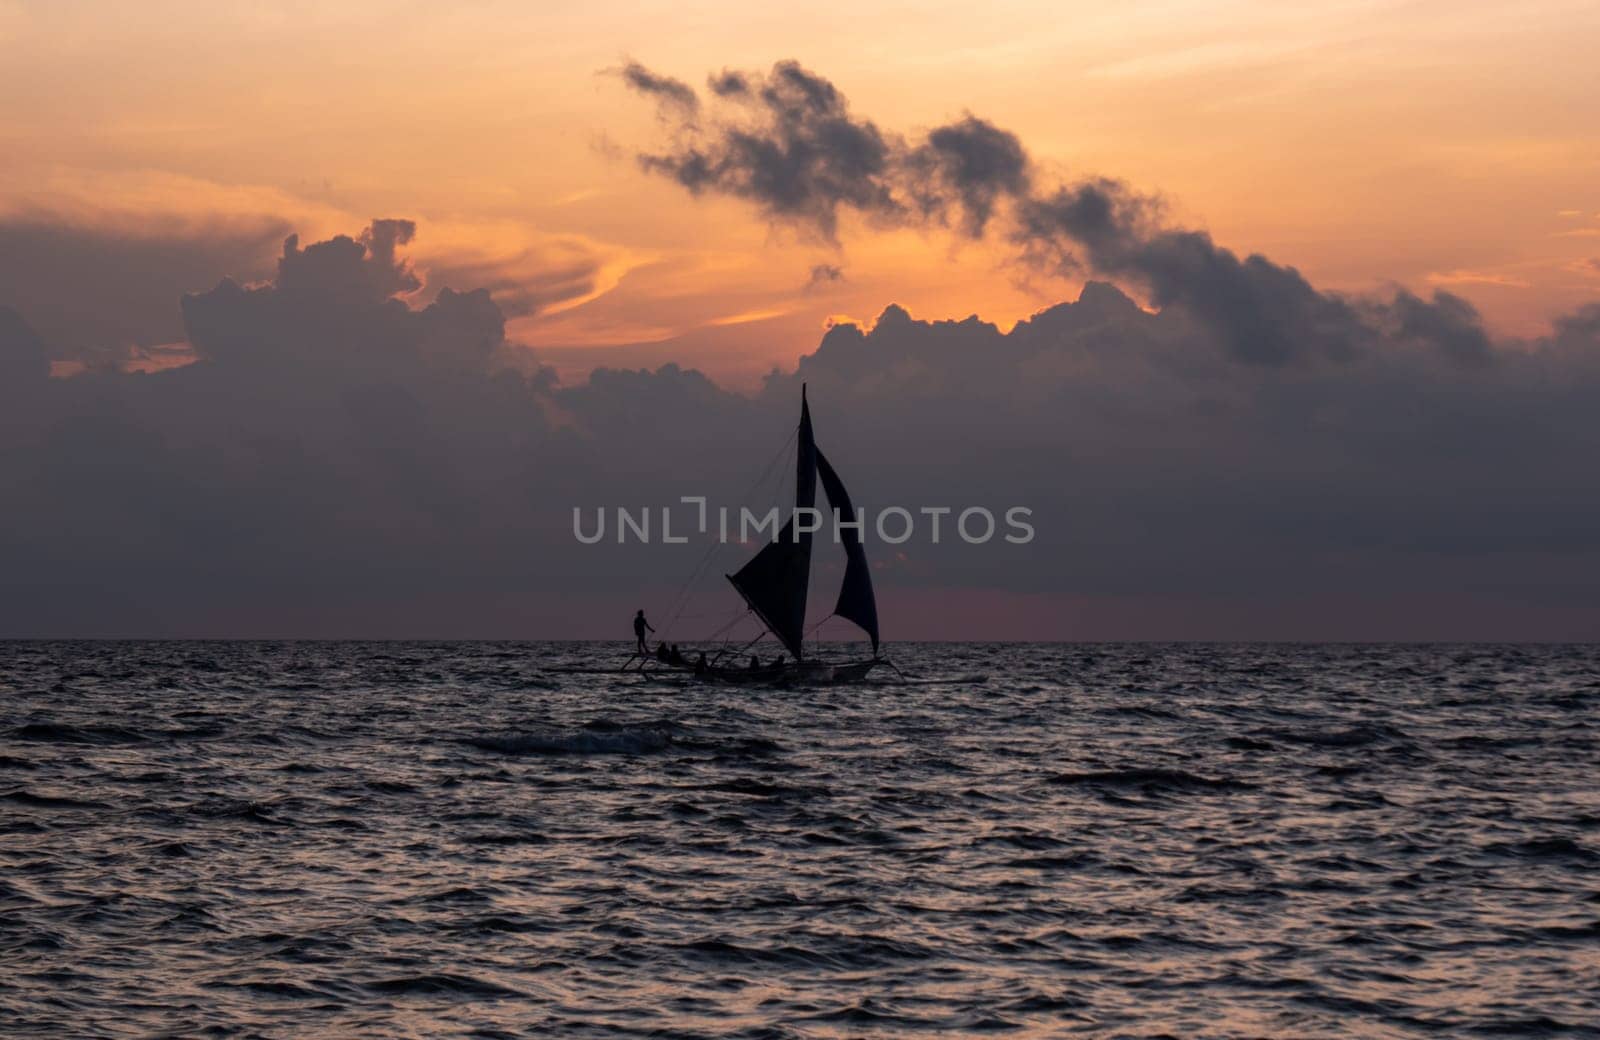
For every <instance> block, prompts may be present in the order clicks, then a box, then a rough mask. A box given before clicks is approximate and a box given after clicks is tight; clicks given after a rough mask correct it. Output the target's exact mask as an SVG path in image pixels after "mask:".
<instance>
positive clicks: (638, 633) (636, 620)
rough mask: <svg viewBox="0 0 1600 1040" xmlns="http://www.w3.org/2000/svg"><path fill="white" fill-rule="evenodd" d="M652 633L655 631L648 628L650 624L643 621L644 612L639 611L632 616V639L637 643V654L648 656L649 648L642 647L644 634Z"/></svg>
mask: <svg viewBox="0 0 1600 1040" xmlns="http://www.w3.org/2000/svg"><path fill="white" fill-rule="evenodd" d="M654 631H655V629H653V628H651V627H650V622H648V621H646V620H645V619H644V611H642V610H641V611H639V613H637V614H635V615H633V638H634V639H636V640H638V641H639V653H640V654H642V655H644V656H646V657H648V656H649V655H650V648H649V647H648V646H645V645H644V634H645V633H646V632H654Z"/></svg>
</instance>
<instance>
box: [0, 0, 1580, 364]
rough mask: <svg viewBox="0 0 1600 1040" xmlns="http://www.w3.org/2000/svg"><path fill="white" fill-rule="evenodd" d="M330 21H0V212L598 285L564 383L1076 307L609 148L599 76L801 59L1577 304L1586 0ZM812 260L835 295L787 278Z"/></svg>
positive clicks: (557, 353) (1309, 223)
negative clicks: (408, 239) (390, 221)
mask: <svg viewBox="0 0 1600 1040" xmlns="http://www.w3.org/2000/svg"><path fill="white" fill-rule="evenodd" d="M326 6H328V5H323V4H313V3H305V4H278V5H272V7H271V9H270V10H266V9H255V6H254V5H250V8H249V9H245V5H219V4H215V3H167V4H162V3H142V4H137V5H121V4H103V5H102V4H88V3H75V2H64V3H52V4H44V3H39V4H35V3H25V2H18V0H0V93H3V94H4V96H6V97H7V98H8V99H10V100H11V103H9V104H7V105H6V106H5V108H4V110H3V111H0V218H3V217H6V216H10V215H15V214H19V213H23V214H29V215H31V216H35V217H37V216H38V215H40V214H44V215H46V216H48V218H49V219H51V220H57V221H60V222H63V223H68V224H71V225H73V226H87V227H92V228H105V229H113V230H115V231H117V232H118V233H120V234H125V235H139V234H153V233H157V232H159V231H161V230H163V229H166V230H170V229H171V228H173V227H175V226H181V227H197V228H205V227H211V226H216V225H217V224H219V223H224V222H241V223H248V222H250V221H254V220H261V219H265V218H272V217H277V218H284V219H287V220H288V221H290V222H291V223H292V224H293V225H294V226H296V227H298V228H299V229H300V230H301V232H302V238H307V239H308V238H312V237H319V236H325V235H327V234H331V233H334V232H339V231H344V232H352V233H353V232H355V231H357V230H359V229H360V227H361V226H362V225H364V224H365V223H366V221H367V219H368V218H370V217H375V216H389V217H412V218H414V219H416V220H417V221H418V222H419V225H420V227H419V232H418V237H417V240H416V242H415V244H414V255H415V256H416V258H417V262H418V266H419V268H421V269H423V270H424V271H425V272H426V271H434V272H435V273H436V277H435V281H436V282H437V281H440V280H444V279H443V276H442V275H439V274H438V272H442V271H444V270H445V269H447V268H448V269H449V270H450V271H451V272H452V274H451V275H450V276H449V279H448V280H449V281H450V282H451V283H452V284H453V285H454V286H455V287H457V288H470V287H471V285H470V284H468V283H467V281H465V280H463V279H466V278H467V277H468V275H469V274H471V275H473V276H482V278H483V280H485V281H490V280H492V281H493V283H494V284H495V285H497V286H502V287H506V288H502V295H505V294H507V293H510V292H511V291H512V290H511V289H510V288H509V287H516V286H523V285H528V286H539V285H544V284H546V283H550V282H552V281H553V282H555V283H559V284H562V285H567V283H566V282H563V281H562V280H561V278H560V277H559V275H560V274H561V272H563V271H566V270H571V269H580V268H581V269H583V270H585V271H590V272H591V274H590V275H588V276H587V281H586V282H585V284H584V285H583V286H581V287H580V288H579V289H577V290H574V289H572V288H571V287H570V286H568V287H567V288H565V289H563V290H561V291H560V292H559V293H556V294H555V295H556V298H555V299H553V300H552V299H547V298H546V297H548V296H549V295H550V294H542V295H541V293H539V292H534V293H533V298H534V299H536V300H540V301H542V308H541V309H539V310H536V311H534V312H533V313H526V314H521V315H518V316H515V317H514V320H513V322H512V325H511V332H512V335H513V336H514V337H515V338H517V339H518V340H519V341H521V342H523V343H526V344H528V345H529V346H531V347H533V348H534V349H535V350H536V351H539V352H541V353H542V354H543V356H544V357H546V358H547V359H549V360H552V361H554V362H556V363H557V364H558V367H560V368H561V369H562V371H563V372H564V373H566V374H567V378H579V377H581V372H582V370H583V368H584V365H585V364H586V363H587V361H588V359H589V358H591V357H593V358H598V359H603V360H606V361H610V362H618V361H621V362H627V363H638V364H651V365H654V364H658V363H660V362H662V361H665V360H671V359H678V360H683V361H686V362H689V363H694V364H697V365H699V366H700V367H703V368H705V369H707V370H708V371H709V372H711V373H712V374H713V375H715V376H717V377H718V378H720V379H723V380H724V381H726V382H729V383H731V384H735V385H748V384H749V383H750V381H751V380H753V379H754V378H755V377H757V376H759V375H760V374H761V373H762V372H763V371H765V370H766V369H767V368H768V367H770V366H771V365H773V364H781V365H785V366H788V365H792V363H793V361H794V359H795V357H796V356H797V355H799V354H800V353H802V352H805V351H807V350H809V349H811V348H812V347H813V346H814V345H815V343H816V340H817V337H818V334H819V332H820V330H821V329H822V327H823V326H824V323H825V322H826V321H827V320H828V319H829V317H830V316H852V317H856V318H861V319H869V318H871V317H873V316H874V315H876V314H877V313H878V312H879V311H880V310H881V309H882V308H883V306H884V305H885V304H887V303H889V302H899V303H901V304H903V305H905V306H906V307H907V308H908V309H909V310H911V312H912V313H913V314H915V315H917V316H918V317H928V318H934V317H963V316H965V315H967V314H970V313H974V312H976V313H978V314H980V315H982V316H983V317H985V318H989V319H991V320H994V321H997V322H999V323H1001V324H1002V325H1008V324H1009V323H1010V322H1012V321H1014V320H1015V319H1017V318H1019V317H1021V316H1024V315H1026V314H1028V313H1030V312H1032V311H1034V310H1036V309H1038V308H1040V307H1041V306H1044V305H1046V304H1048V303H1051V302H1055V301H1056V300H1059V299H1062V298H1068V297H1071V296H1073V295H1075V293H1076V288H1077V287H1076V286H1075V285H1071V284H1066V283H1059V282H1057V283H1050V282H1041V281H1040V280H1039V279H1038V278H1037V276H1035V277H1033V278H1032V279H1031V280H1029V279H1023V278H1022V277H1021V272H1020V271H1019V270H1018V269H1017V268H1016V267H1015V266H1014V265H1012V264H1011V263H1009V262H1008V261H1007V256H1006V253H1005V252H1004V251H1003V250H1002V249H1001V248H999V247H995V246H991V245H980V244H972V243H968V242H962V241H958V240H957V239H956V238H955V237H954V236H946V235H942V234H927V233H922V232H917V231H910V230H902V231H894V232H884V231H882V230H878V229H873V228H865V227H861V226H856V225H851V224H849V223H847V224H846V226H845V227H844V229H843V231H842V233H841V236H840V243H839V244H838V246H837V247H835V246H830V245H828V244H826V243H822V242H817V241H812V240H808V239H806V238H804V237H803V236H800V235H798V234H796V233H795V232H793V231H791V230H785V229H774V228H771V227H768V226H767V225H766V224H765V223H764V222H763V221H762V220H761V219H760V218H759V217H758V216H757V215H756V214H754V213H753V212H752V211H751V210H750V208H749V207H747V206H744V205H742V204H740V203H737V202H734V201H730V200H717V199H706V200H692V199H690V198H689V197H688V196H687V195H686V194H684V193H683V192H682V191H681V190H680V189H678V188H677V187H676V186H674V185H672V184H670V183H667V182H666V181H664V180H660V179H656V178H649V177H646V176H645V175H644V174H642V173H641V172H640V171H639V170H638V168H637V167H636V166H635V165H634V164H633V163H632V162H631V160H630V159H629V158H628V155H627V153H628V152H629V151H630V150H631V149H636V148H641V147H645V148H647V147H650V146H652V145H655V144H658V143H660V137H661V134H662V133H663V129H662V127H661V126H660V125H659V124H658V123H657V122H656V119H655V117H654V114H653V111H652V107H651V106H650V105H649V104H648V103H646V102H645V101H643V100H642V99H640V98H637V97H634V96H631V95H630V94H628V93H627V92H626V91H625V90H624V88H623V86H622V85H621V83H620V82H619V81H618V80H617V79H616V78H615V77H613V76H608V75H604V74H601V70H603V69H607V68H614V67H616V66H617V65H618V64H619V63H620V62H621V61H622V60H623V59H624V58H627V57H632V58H637V59H638V60H640V61H642V62H644V63H646V64H647V65H649V66H651V67H652V68H654V69H657V70H659V71H661V72H663V73H667V74H671V75H675V76H678V77H680V78H682V79H685V80H688V81H690V82H692V83H700V82H702V81H703V79H704V77H705V75H706V74H707V73H709V72H711V71H714V70H719V69H721V68H723V67H725V66H734V67H741V68H753V69H764V68H765V67H767V66H769V65H770V64H771V63H772V62H773V61H774V60H777V59H781V58H790V57H792V58H796V59H798V60H799V61H801V62H802V63H804V64H805V65H807V66H808V67H810V68H812V69H813V70H815V71H816V72H818V73H820V74H822V75H824V76H827V77H829V78H831V79H832V80H833V81H834V82H835V83H836V84H837V85H838V86H839V88H840V89H841V90H843V91H844V93H845V94H846V95H847V96H848V97H849V98H850V100H851V104H852V107H853V109H854V111H855V112H856V113H857V114H858V115H862V116H866V117H869V118H871V119H873V120H875V121H877V122H878V123H879V125H881V126H883V127H884V128H885V129H891V130H897V131H904V132H908V133H909V132H913V131H915V130H917V129H919V128H927V127H929V126H932V125H936V124H938V123H941V122H945V121H947V120H949V119H951V118H953V117H958V116H960V115H961V114H962V112H963V111H968V110H970V111H972V112H973V113H975V114H978V115H981V116H983V117H985V118H988V119H990V120H992V121H994V122H996V123H998V124H999V125H1001V126H1004V127H1006V128H1008V129H1011V130H1013V131H1015V132H1016V133H1017V134H1018V135H1019V136H1020V137H1021V138H1022V140H1023V141H1024V142H1025V143H1026V145H1027V146H1028V148H1029V149H1030V151H1031V153H1032V154H1033V156H1034V158H1035V159H1036V160H1038V161H1039V162H1040V163H1042V164H1044V165H1045V166H1046V167H1047V168H1051V169H1057V170H1060V171H1061V172H1062V173H1063V174H1064V175H1067V176H1075V175H1081V174H1087V173H1097V174H1107V175H1111V176H1117V177H1122V178H1124V179H1126V180H1128V181H1129V182H1131V183H1132V184H1133V185H1135V186H1136V187H1138V188H1141V189H1144V190H1156V191H1160V192H1161V193H1162V194H1163V195H1164V196H1165V197H1166V198H1167V199H1168V200H1169V202H1170V204H1171V209H1172V213H1173V214H1174V216H1175V217H1176V219H1177V220H1178V222H1180V223H1183V224H1186V225H1189V226H1200V227H1206V228H1208V229H1209V230H1211V232H1212V233H1213V234H1214V236H1215V237H1216V238H1217V240H1218V241H1219V242H1220V243H1222V244H1224V245H1227V246H1229V247H1231V248H1233V249H1235V250H1238V251H1241V252H1245V251H1261V252H1264V253H1266V254H1267V255H1268V256H1270V257H1272V258H1273V259H1274V260H1276V261H1278V262H1280V263H1287V264H1293V265H1296V266H1298V267H1299V268H1300V269H1301V270H1302V271H1303V272H1305V273H1306V274H1307V276H1308V277H1309V278H1310V279H1311V280H1312V281H1313V283H1314V284H1316V285H1318V286H1319V287H1321V288H1328V289H1344V290H1361V289H1368V288H1375V287H1379V286H1381V285H1384V284H1386V283H1389V282H1399V283H1402V284H1405V285H1407V286H1409V287H1411V288H1413V289H1416V290H1419V291H1426V290H1428V289H1432V288H1439V287H1443V288H1448V289H1450V290H1451V291H1453V292H1457V293H1460V294H1462V295H1464V296H1466V297H1468V298H1469V299H1471V300H1472V301H1473V302H1474V303H1476V304H1477V305H1478V306H1479V307H1480V308H1481V309H1482V311H1483V312H1484V314H1485V316H1486V317H1487V318H1488V320H1489V322H1490V324H1491V326H1492V327H1493V328H1494V329H1495V330H1496V331H1498V332H1500V333H1503V334H1508V335H1533V334H1537V333H1538V332H1540V331H1541V330H1542V329H1543V328H1544V327H1545V325H1546V321H1547V319H1548V318H1549V317H1550V316H1551V315H1553V314H1556V313H1559V312H1561V311H1564V310H1569V309H1571V308H1572V307H1574V306H1576V305H1578V304H1579V303H1582V302H1586V301H1589V300H1592V299H1594V298H1595V297H1596V296H1597V295H1600V265H1597V264H1595V263H1593V262H1592V261H1593V259H1594V258H1596V257H1600V108H1597V103H1600V62H1596V61H1595V60H1594V57H1593V55H1594V54H1595V53H1597V52H1600V5H1596V4H1594V3H1593V2H1592V0H1590V2H1582V3H1573V2H1555V3H1545V2H1538V0H1534V2H1530V3H1524V4H1519V5H1517V6H1516V7H1515V9H1512V8H1510V7H1508V6H1507V5H1504V4H1499V3H1461V2H1454V3H1432V2H1422V3H1380V2H1349V3H1326V2H1313V3H1305V4H1296V5H1279V4H1253V3H1209V4H1198V3H1182V2H1180V3H1150V4H1138V3H1136V4H1094V5H1082V4H1062V3H1048V4H1046V3H1019V4H985V5H973V4H961V5H956V4H943V3H935V4H928V3H917V4H911V3H888V4H862V3H860V2H859V0H855V2H850V3H833V2H823V3H814V4H809V5H807V6H806V7H805V9H804V14H803V15H802V14H801V13H799V11H798V10H797V9H795V8H792V7H782V6H777V7H774V6H771V5H754V4H738V5H735V4H727V3H716V4H705V3H702V4H693V3H682V2H652V3H632V4H605V3H590V4H583V5H563V8H564V9H555V8H554V7H553V5H537V4H528V3H526V2H519V3H483V4H452V5H440V4H436V3H430V4H382V5H378V4H364V3H345V4H340V5H336V6H337V7H338V11H337V13H330V12H329V11H328V10H326V9H325V7H326ZM232 7H238V8H239V10H230V9H229V8H232ZM1291 8H1292V9H1291ZM817 264H831V265H836V266H839V267H840V268H842V269H843V271H844V278H843V279H842V280H840V281H836V282H829V283H826V284H822V285H818V286H812V287H809V288H808V287H807V281H808V278H809V274H810V271H811V269H812V267H813V266H814V265H817ZM220 273H221V272H219V274H220ZM457 283H459V284H457ZM204 287H205V286H199V285H197V286H193V288H195V289H200V288H204ZM650 344H655V345H654V346H651V345H650ZM630 345H634V346H630ZM618 347H629V349H626V350H619V349H616V348H618ZM579 348H582V349H583V350H587V351H591V352H592V353H590V354H583V353H579V352H578V349H579Z"/></svg>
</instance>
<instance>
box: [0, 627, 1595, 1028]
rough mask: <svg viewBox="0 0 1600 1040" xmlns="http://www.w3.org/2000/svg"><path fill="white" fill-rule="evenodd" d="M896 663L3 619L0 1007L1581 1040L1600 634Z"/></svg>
mask: <svg viewBox="0 0 1600 1040" xmlns="http://www.w3.org/2000/svg"><path fill="white" fill-rule="evenodd" d="M889 652H890V656H891V657H892V659H893V660H894V662H895V663H896V665H898V667H899V668H900V669H901V670H902V672H904V673H906V674H907V675H910V676H915V677H919V678H921V679H924V680H926V679H939V678H940V677H945V678H948V679H950V680H951V681H935V682H923V683H922V684H919V685H889V684H883V685H868V686H853V687H828V688H792V689H770V688H755V689H745V688H735V687H728V686H716V685H702V684H696V683H694V682H683V681H681V680H680V681H677V682H663V681H660V680H649V679H644V680H641V679H639V678H636V677H633V676H623V675H616V674H591V673H586V672H583V671H581V670H580V669H585V668H604V667H615V666H616V665H620V664H621V663H622V661H623V660H625V659H626V657H627V648H626V647H625V646H623V645H620V644H619V645H606V644H534V643H530V644H506V643H495V644H462V643H448V644H429V643H244V642H240V643H7V644H0V1034H3V1035H4V1036H6V1037H144V1036H174V1037H195V1036H235V1035H237V1036H262V1037H318V1036H328V1037H357V1036H359V1037H438V1036H461V1037H506V1036H572V1037H633V1036H639V1037H643V1036H652V1037H698V1036H739V1037H752V1038H753V1037H855V1036H876V1035H884V1036H916V1035H952V1036H971V1035H989V1034H995V1035H1002V1036H1018V1037H1045V1036H1070V1035H1089V1036H1096V1035H1106V1036H1130V1037H1145V1036H1173V1037H1244V1036H1273V1037H1291V1036H1292V1037H1362V1038H1381V1037H1412V1036H1427V1037H1441V1036H1444V1037H1455V1036H1472V1035H1483V1036H1499V1035H1524V1036H1543V1035H1557V1034H1562V1035H1589V1036H1594V1035H1600V991H1597V989H1596V986H1597V981H1600V710H1597V709H1600V648H1596V647H1592V646H1578V647H1572V646H1289V645H1262V646H1250V645H1237V646H1213V645H1001V644H945V645H931V644H927V645H903V646H893V647H890V648H889ZM886 677H887V678H889V679H893V678H895V675H894V673H893V672H887V673H886ZM980 677H982V678H980Z"/></svg>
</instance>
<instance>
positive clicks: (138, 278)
mask: <svg viewBox="0 0 1600 1040" xmlns="http://www.w3.org/2000/svg"><path fill="white" fill-rule="evenodd" d="M288 231H289V228H288V225H286V224H285V223H283V222H282V221H280V220H276V219H273V218H269V217H263V218H260V219H257V220H249V221H243V220H230V221H217V222H215V223H206V222H193V223H190V224H187V225H181V224H180V225H176V226H174V225H173V224H171V223H167V222H163V221H159V220H152V221H150V222H148V223H145V224H142V225H124V226H111V227H102V226H92V225H88V224H83V223H79V222H76V221H67V220H63V219H62V218H61V215H59V214H53V213H42V212H14V213H10V214H0V306H9V307H12V308H15V309H17V310H18V311H21V312H22V313H23V314H25V315H26V316H27V319H28V321H29V323H30V324H31V325H32V326H33V327H34V328H35V330H36V331H37V332H38V335H39V336H40V337H41V338H42V339H43V340H44V341H45V342H46V343H48V344H49V347H50V351H51V354H52V356H53V357H55V358H57V359H61V360H75V361H82V362H90V363H94V362H101V361H115V360H119V359H123V358H126V357H127V356H129V354H130V352H131V351H136V350H138V349H140V348H147V347H151V346H155V345H158V344H163V343H171V342H173V341H175V340H179V339H182V337H183V318H182V315H181V313H180V312H179V309H178V298H179V297H180V296H182V294H183V293H185V292H190V291H193V290H196V289H202V288H205V287H206V286H208V285H211V284H213V283H215V282H216V280H217V279H218V278H220V277H222V276H223V275H224V274H229V273H231V274H234V275H236V276H238V277H243V278H246V279H254V278H258V277H264V276H265V275H267V274H268V273H270V271H271V269H272V267H271V259H272V255H273V252H274V250H275V249H276V248H277V246H278V244H279V243H280V242H282V241H283V237H284V235H286V234H287V233H288Z"/></svg>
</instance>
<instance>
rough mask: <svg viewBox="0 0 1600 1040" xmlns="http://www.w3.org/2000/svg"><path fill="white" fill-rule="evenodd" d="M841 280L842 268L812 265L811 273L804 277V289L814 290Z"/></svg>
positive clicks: (834, 265) (835, 265)
mask: <svg viewBox="0 0 1600 1040" xmlns="http://www.w3.org/2000/svg"><path fill="white" fill-rule="evenodd" d="M843 280H844V268H842V267H840V266H839V265H838V264H812V265H811V273H810V275H808V276H807V277H806V288H807V289H815V288H818V287H819V286H823V285H831V284H832V283H834V282H839V281H843Z"/></svg>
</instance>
